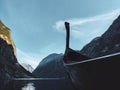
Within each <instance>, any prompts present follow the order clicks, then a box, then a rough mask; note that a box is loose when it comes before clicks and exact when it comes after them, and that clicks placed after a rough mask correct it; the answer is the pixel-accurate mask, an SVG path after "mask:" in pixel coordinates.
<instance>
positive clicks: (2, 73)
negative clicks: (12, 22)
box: [0, 21, 33, 90]
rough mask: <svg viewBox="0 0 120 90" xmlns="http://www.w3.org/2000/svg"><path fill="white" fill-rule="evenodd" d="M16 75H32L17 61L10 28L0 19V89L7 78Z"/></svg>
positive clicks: (7, 80) (15, 76)
mask: <svg viewBox="0 0 120 90" xmlns="http://www.w3.org/2000/svg"><path fill="white" fill-rule="evenodd" d="M17 77H33V75H32V74H31V73H30V72H28V71H26V70H25V69H24V68H23V67H22V66H21V65H20V64H19V63H18V61H17V58H16V47H15V45H14V43H13V40H12V38H11V35H10V29H8V28H7V27H6V26H5V25H4V24H3V23H2V22H1V21H0V90H4V89H3V86H4V85H5V84H7V83H8V82H9V80H11V79H12V78H17Z"/></svg>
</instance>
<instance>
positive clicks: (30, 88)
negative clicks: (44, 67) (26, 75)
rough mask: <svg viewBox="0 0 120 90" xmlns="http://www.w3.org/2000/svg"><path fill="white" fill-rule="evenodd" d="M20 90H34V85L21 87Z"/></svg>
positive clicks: (29, 84)
mask: <svg viewBox="0 0 120 90" xmlns="http://www.w3.org/2000/svg"><path fill="white" fill-rule="evenodd" d="M22 90H35V87H34V84H33V83H28V84H27V85H25V86H24V87H22Z"/></svg>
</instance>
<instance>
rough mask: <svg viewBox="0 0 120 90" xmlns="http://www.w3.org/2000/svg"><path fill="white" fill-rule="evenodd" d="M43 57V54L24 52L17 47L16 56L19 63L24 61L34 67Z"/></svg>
mask: <svg viewBox="0 0 120 90" xmlns="http://www.w3.org/2000/svg"><path fill="white" fill-rule="evenodd" d="M44 57H45V55H39V54H37V53H26V52H24V51H22V50H20V49H18V48H17V58H18V62H19V63H20V64H22V63H26V64H29V65H31V66H32V67H33V68H34V69H35V68H36V67H37V65H38V64H39V63H40V61H41V60H42V59H43V58H44Z"/></svg>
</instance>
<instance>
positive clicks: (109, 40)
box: [80, 16, 120, 58]
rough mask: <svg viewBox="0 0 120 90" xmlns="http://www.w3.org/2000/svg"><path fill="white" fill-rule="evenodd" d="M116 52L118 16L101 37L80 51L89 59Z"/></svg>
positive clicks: (119, 46)
mask: <svg viewBox="0 0 120 90" xmlns="http://www.w3.org/2000/svg"><path fill="white" fill-rule="evenodd" d="M117 52H120V16H118V18H117V19H116V20H114V22H113V23H112V25H111V26H110V27H109V28H108V30H107V31H106V32H105V33H104V34H103V35H101V36H100V37H96V38H95V39H93V40H92V41H91V42H90V43H88V44H87V45H85V46H84V47H83V49H82V50H81V51H80V53H82V54H83V55H86V56H88V57H91V58H94V57H100V56H104V55H108V54H113V53H117Z"/></svg>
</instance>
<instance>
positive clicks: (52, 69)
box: [33, 53, 74, 90]
mask: <svg viewBox="0 0 120 90" xmlns="http://www.w3.org/2000/svg"><path fill="white" fill-rule="evenodd" d="M33 74H34V75H35V76H36V77H40V78H59V80H57V81H55V80H50V81H49V80H48V81H43V82H42V83H40V84H41V85H39V84H38V83H36V84H35V85H37V87H39V89H41V90H43V89H44V90H74V86H73V85H72V82H71V80H70V78H69V74H68V72H67V71H66V69H65V67H64V65H63V54H55V53H54V54H50V55H48V56H47V57H46V58H44V59H43V60H42V61H41V62H40V64H39V65H38V66H37V68H36V69H35V70H34V71H33ZM46 84H47V85H46ZM46 86H47V87H46Z"/></svg>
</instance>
